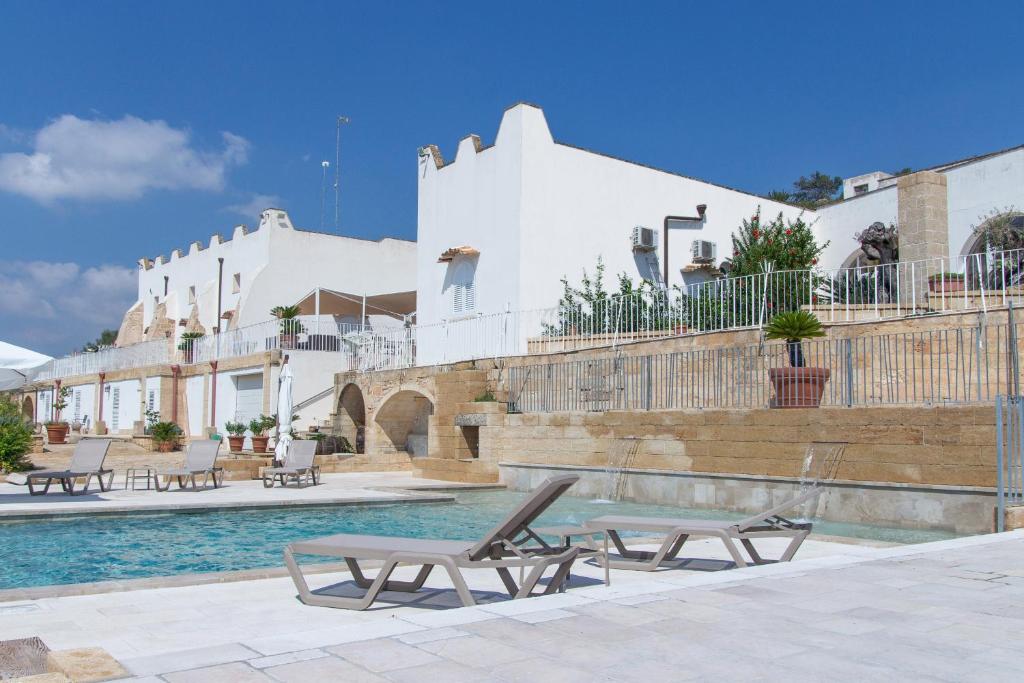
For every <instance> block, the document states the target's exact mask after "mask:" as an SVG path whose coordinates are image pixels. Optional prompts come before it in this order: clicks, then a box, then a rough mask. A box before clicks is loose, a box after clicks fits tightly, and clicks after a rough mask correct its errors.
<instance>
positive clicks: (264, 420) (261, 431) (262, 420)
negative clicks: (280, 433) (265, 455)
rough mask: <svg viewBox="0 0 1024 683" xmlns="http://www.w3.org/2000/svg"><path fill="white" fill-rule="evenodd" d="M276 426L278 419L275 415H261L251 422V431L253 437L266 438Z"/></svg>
mask: <svg viewBox="0 0 1024 683" xmlns="http://www.w3.org/2000/svg"><path fill="white" fill-rule="evenodd" d="M276 426H277V418H275V417H274V416H273V415H260V416H259V417H254V418H253V419H251V420H249V431H251V432H252V435H253V436H266V435H267V432H269V431H270V430H271V429H273V428H274V427H276Z"/></svg>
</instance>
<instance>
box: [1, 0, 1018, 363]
mask: <svg viewBox="0 0 1024 683" xmlns="http://www.w3.org/2000/svg"><path fill="white" fill-rule="evenodd" d="M0 18H2V24H3V25H4V26H5V28H6V29H7V30H5V31H4V40H3V41H0V212H2V216H3V235H4V237H5V239H4V250H3V253H2V254H0V338H2V339H4V340H7V341H11V342H13V343H16V344H21V345H25V346H30V347H32V348H36V349H38V350H40V351H44V352H47V353H51V354H55V353H63V352H66V351H68V350H71V349H72V348H75V347H77V346H80V345H81V344H82V343H84V342H85V341H87V340H89V339H91V338H93V337H95V336H96V335H97V334H98V333H99V331H100V330H101V329H102V328H104V327H115V326H116V325H117V324H118V323H119V321H120V314H121V312H122V311H123V309H124V308H126V307H127V306H128V305H129V304H130V303H131V301H132V300H133V299H134V295H135V289H134V278H135V275H134V273H135V271H134V263H135V261H136V259H138V258H139V257H140V256H143V255H146V256H154V255H156V254H159V253H168V252H169V251H170V250H171V249H173V248H176V247H185V246H187V244H188V243H189V242H191V241H192V240H195V239H199V240H206V239H208V237H209V235H210V234H212V233H214V232H221V233H227V232H228V231H229V230H230V227H231V226H232V225H234V224H235V223H238V222H246V223H248V224H250V225H252V224H254V223H255V218H254V217H255V211H254V210H253V209H251V208H247V207H251V206H260V205H262V204H275V205H279V206H283V207H284V208H286V209H287V210H288V211H289V212H290V214H291V215H292V218H293V220H294V221H295V223H296V224H297V225H299V226H301V227H307V228H312V229H318V228H319V223H320V173H321V168H320V161H321V160H322V159H333V154H334V117H335V116H336V115H337V114H345V115H347V116H349V117H351V119H352V123H351V124H350V125H349V126H348V127H346V128H345V129H344V131H343V136H344V137H343V147H342V207H341V213H342V220H341V222H342V232H344V233H345V234H350V235H356V236H360V237H369V238H378V237H382V236H387V235H392V236H398V237H405V238H410V239H411V238H414V237H415V231H416V225H415V219H416V175H415V169H416V149H417V147H419V146H420V145H423V144H427V143H436V144H439V145H440V146H441V149H442V151H443V152H444V153H445V155H446V156H450V155H451V154H452V153H453V152H454V149H455V146H456V143H457V141H458V139H459V138H460V137H462V136H464V135H465V134H467V133H470V132H475V133H478V134H480V135H481V136H482V137H483V139H484V141H485V142H488V143H489V142H491V141H493V138H494V134H495V131H496V128H497V125H498V122H499V120H500V117H501V112H502V110H503V109H504V108H505V107H507V106H508V105H510V104H512V103H514V102H516V101H519V100H527V101H530V102H534V103H537V104H539V105H540V106H542V107H543V108H544V110H545V113H546V114H547V117H548V121H549V123H550V125H551V127H552V130H553V133H554V135H555V137H556V139H559V140H563V141H565V142H570V143H573V144H577V145H581V146H585V147H590V148H593V149H596V150H600V151H602V152H606V153H609V154H613V155H616V156H622V157H625V158H628V159H633V160H636V161H640V162H643V163H646V164H651V165H654V166H658V167H663V168H666V169H670V170H674V171H678V172H682V173H686V174H689V175H693V176H696V177H700V178H705V179H708V180H712V181H716V182H720V183H724V184H728V185H731V186H735V187H739V188H742V189H746V190H750V191H753V192H759V193H763V192H767V191H769V190H771V189H774V188H787V187H788V186H789V184H790V183H791V182H792V181H793V180H794V179H795V178H796V177H798V176H800V175H801V174H805V173H808V172H810V171H813V170H822V171H824V172H827V173H830V174H836V175H844V176H848V175H854V174H858V173H863V172H867V171H872V170H894V169H898V168H902V167H905V166H911V167H914V168H922V167H926V166H929V165H933V164H937V163H942V162H945V161H949V160H953V159H957V158H960V157H964V156H969V155H972V154H976V153H980V152H986V151H991V150H995V149H1000V148H1003V147H1009V146H1013V145H1017V144H1021V143H1024V117H1022V116H1021V114H1020V112H1021V111H1024V88H1022V87H1021V85H1022V80H1021V75H1020V74H1021V67H1022V66H1024V57H1022V55H1021V52H1020V47H1019V44H1018V43H1019V41H1017V40H1016V39H1015V38H1014V35H1015V34H1014V31H1015V30H1016V28H1017V27H1020V26H1022V25H1024V4H1022V3H1019V2H1013V3H1009V2H1007V3H999V2H987V3H969V4H968V3H962V2H957V3H944V2H918V3H914V2H905V3H873V2H867V1H865V2H860V3H842V4H839V3H822V2H813V3H812V2H808V3H761V2H749V3H745V2H733V3H710V2H702V3H683V2H673V3H664V4H661V3H621V2H614V3H611V2H609V3H601V2H588V3H574V2H564V3H552V2H538V3H532V2H518V3H500V4H497V3H495V4H493V5H489V4H487V3H461V2H448V3H411V2H410V3H400V2H395V3H369V2H367V3H348V2H302V3H269V2H237V3H236V2H223V1H219V0H218V2H202V3H199V2H176V3H173V4H170V3H166V4H164V5H163V6H157V4H156V3H128V2H96V1H92V2H88V3H73V2H65V3H51V2H39V1H35V2H6V3H3V4H2V5H0ZM329 213H330V212H329Z"/></svg>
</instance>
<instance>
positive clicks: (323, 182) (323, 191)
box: [320, 161, 331, 231]
mask: <svg viewBox="0 0 1024 683" xmlns="http://www.w3.org/2000/svg"><path fill="white" fill-rule="evenodd" d="M330 165H331V162H329V161H321V162H320V167H321V168H322V169H323V172H322V173H321V174H320V230H321V231H323V229H324V204H325V202H326V198H327V169H328V167H329V166H330Z"/></svg>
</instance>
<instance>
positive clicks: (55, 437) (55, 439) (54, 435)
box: [46, 422, 68, 445]
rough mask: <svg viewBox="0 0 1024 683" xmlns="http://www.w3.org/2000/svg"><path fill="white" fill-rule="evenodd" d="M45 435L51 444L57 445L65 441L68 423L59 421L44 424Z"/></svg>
mask: <svg viewBox="0 0 1024 683" xmlns="http://www.w3.org/2000/svg"><path fill="white" fill-rule="evenodd" d="M46 436H47V438H48V439H49V441H50V443H51V444H54V445H59V444H62V443H67V437H68V423H67V422H61V423H58V424H52V425H46Z"/></svg>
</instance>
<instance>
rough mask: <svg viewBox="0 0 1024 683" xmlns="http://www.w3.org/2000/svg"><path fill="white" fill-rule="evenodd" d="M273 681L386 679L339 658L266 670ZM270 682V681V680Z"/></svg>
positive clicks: (374, 682) (376, 682) (371, 682)
mask: <svg viewBox="0 0 1024 683" xmlns="http://www.w3.org/2000/svg"><path fill="white" fill-rule="evenodd" d="M264 673H267V674H269V675H270V676H271V677H272V678H273V680H277V681H282V683H307V682H309V681H346V683H383V681H385V680H386V679H384V678H381V677H380V676H378V675H377V674H374V673H371V672H369V671H367V670H366V669H363V668H362V667H359V666H356V665H355V664H353V663H352V662H346V661H345V660H344V659H339V658H338V657H331V656H327V657H319V658H317V659H308V660H306V661H303V662H293V663H292V664H282V665H281V666H274V667H270V668H268V669H264ZM268 680H270V679H268Z"/></svg>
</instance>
